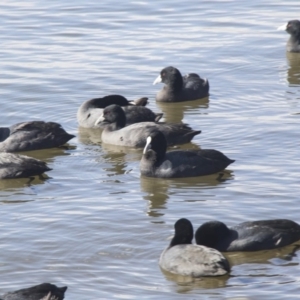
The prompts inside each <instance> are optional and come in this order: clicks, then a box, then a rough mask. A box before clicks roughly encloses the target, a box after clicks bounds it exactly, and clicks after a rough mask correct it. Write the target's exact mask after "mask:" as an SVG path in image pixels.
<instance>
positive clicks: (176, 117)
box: [156, 97, 209, 123]
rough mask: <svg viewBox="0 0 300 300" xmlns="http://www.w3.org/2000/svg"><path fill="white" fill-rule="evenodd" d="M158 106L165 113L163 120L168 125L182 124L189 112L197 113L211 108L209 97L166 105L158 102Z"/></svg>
mask: <svg viewBox="0 0 300 300" xmlns="http://www.w3.org/2000/svg"><path fill="white" fill-rule="evenodd" d="M156 104H157V106H158V107H159V108H160V110H161V111H162V112H163V113H164V115H163V119H164V121H165V122H166V123H181V122H182V120H183V118H184V113H185V112H188V111H190V110H191V111H197V112H199V109H200V111H201V109H203V108H205V109H206V108H208V107H209V97H205V98H202V99H199V100H194V101H186V102H177V103H174V102H172V103H166V102H156Z"/></svg>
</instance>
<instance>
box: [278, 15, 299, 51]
mask: <svg viewBox="0 0 300 300" xmlns="http://www.w3.org/2000/svg"><path fill="white" fill-rule="evenodd" d="M278 30H285V31H286V32H287V33H289V34H290V38H289V39H288V41H287V44H286V51H288V52H300V21H299V20H291V21H289V22H288V23H287V24H284V25H282V26H280V27H278Z"/></svg>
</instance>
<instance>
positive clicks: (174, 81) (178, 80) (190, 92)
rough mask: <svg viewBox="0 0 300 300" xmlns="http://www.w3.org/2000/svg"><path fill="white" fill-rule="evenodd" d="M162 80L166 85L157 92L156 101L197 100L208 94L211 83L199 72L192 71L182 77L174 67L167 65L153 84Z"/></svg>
mask: <svg viewBox="0 0 300 300" xmlns="http://www.w3.org/2000/svg"><path fill="white" fill-rule="evenodd" d="M159 82H162V83H164V84H165V85H164V87H163V88H162V89H161V90H160V91H159V92H158V93H157V95H156V101H160V102H182V101H190V100H197V99H201V98H204V97H207V96H208V92H209V83H208V80H207V79H202V78H201V77H200V76H199V75H198V74H195V73H190V74H187V75H185V76H184V77H182V75H181V73H180V71H179V70H178V69H176V68H174V67H166V68H164V69H163V70H162V71H161V72H160V75H159V76H158V77H157V78H156V80H155V81H154V83H153V84H156V83H159Z"/></svg>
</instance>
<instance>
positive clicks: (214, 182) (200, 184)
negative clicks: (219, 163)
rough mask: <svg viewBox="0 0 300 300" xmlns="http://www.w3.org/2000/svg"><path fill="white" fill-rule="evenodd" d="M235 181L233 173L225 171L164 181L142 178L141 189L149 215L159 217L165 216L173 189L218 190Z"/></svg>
mask: <svg viewBox="0 0 300 300" xmlns="http://www.w3.org/2000/svg"><path fill="white" fill-rule="evenodd" d="M231 179H233V172H232V171H228V170H225V171H223V172H219V173H216V174H213V175H209V176H201V177H188V178H173V179H162V178H152V177H144V176H141V178H140V180H141V189H142V191H143V192H145V193H146V195H144V196H143V198H144V199H145V200H147V201H148V211H147V213H148V215H149V216H150V217H159V216H162V215H164V213H163V211H162V209H165V208H166V207H165V204H166V202H167V200H168V199H169V195H170V194H172V193H174V191H172V192H171V190H173V189H178V190H182V189H190V188H192V189H199V188H201V189H210V188H216V187H217V186H218V185H220V184H223V183H224V182H226V181H227V180H231Z"/></svg>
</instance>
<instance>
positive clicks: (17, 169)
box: [0, 152, 52, 179]
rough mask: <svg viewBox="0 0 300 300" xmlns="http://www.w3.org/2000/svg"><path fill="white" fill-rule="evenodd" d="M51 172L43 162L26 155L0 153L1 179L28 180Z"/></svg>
mask: <svg viewBox="0 0 300 300" xmlns="http://www.w3.org/2000/svg"><path fill="white" fill-rule="evenodd" d="M50 170H52V169H50V168H49V167H48V166H47V164H46V163H45V162H43V161H41V160H38V159H35V158H32V157H29V156H26V155H20V154H14V153H5V152H2V153H0V179H12V178H27V177H31V176H36V175H41V174H43V173H44V172H47V171H50Z"/></svg>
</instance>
